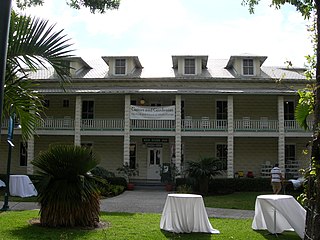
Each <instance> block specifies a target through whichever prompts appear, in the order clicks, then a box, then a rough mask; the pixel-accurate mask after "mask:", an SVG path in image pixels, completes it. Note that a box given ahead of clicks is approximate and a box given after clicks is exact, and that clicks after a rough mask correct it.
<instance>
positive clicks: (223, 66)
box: [29, 56, 305, 81]
mask: <svg viewBox="0 0 320 240" xmlns="http://www.w3.org/2000/svg"><path fill="white" fill-rule="evenodd" d="M257 57H259V58H261V61H264V59H265V57H264V56H262V57H261V56H257ZM104 58H107V57H104ZM230 59H232V57H231V58H230ZM230 59H210V58H209V59H208V60H207V59H206V56H204V61H205V64H206V67H207V68H205V69H202V74H200V75H193V76H189V75H188V76H184V75H182V76H181V75H178V74H177V69H173V67H172V65H171V64H172V63H170V61H168V63H165V64H159V63H157V62H156V61H154V62H147V63H146V64H145V66H144V68H138V69H137V70H136V71H134V73H132V74H130V75H128V76H119V77H118V76H109V75H108V71H109V66H108V65H107V64H106V62H105V61H104V60H102V59H101V58H100V59H94V60H87V61H86V65H88V66H90V67H91V68H82V69H79V70H78V71H76V74H75V75H74V76H72V78H73V79H83V80H85V81H87V80H88V79H105V80H106V81H107V80H108V79H119V80H120V79H121V80H128V79H135V78H139V79H143V78H146V79H147V78H176V79H179V78H183V79H207V78H213V79H223V78H226V79H234V80H244V79H262V80H263V79H289V80H290V79H291V80H298V79H299V80H304V79H305V76H304V75H303V69H302V68H296V69H289V68H284V67H267V66H261V71H262V73H261V76H253V77H244V76H239V75H237V74H236V73H235V72H234V70H233V69H232V68H231V69H228V68H227V65H228V62H229V61H230ZM81 60H82V59H81ZM105 60H106V59H105ZM157 64H158V65H157ZM29 78H31V79H51V80H53V79H57V75H56V74H55V72H54V70H53V69H52V68H48V69H41V70H38V71H37V72H30V74H29Z"/></svg>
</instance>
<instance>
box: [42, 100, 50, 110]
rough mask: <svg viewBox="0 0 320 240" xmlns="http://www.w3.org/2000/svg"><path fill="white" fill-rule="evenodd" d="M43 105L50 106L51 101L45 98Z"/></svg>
mask: <svg viewBox="0 0 320 240" xmlns="http://www.w3.org/2000/svg"><path fill="white" fill-rule="evenodd" d="M43 106H44V107H46V108H48V107H49V106H50V101H49V100H48V99H45V100H44V102H43Z"/></svg>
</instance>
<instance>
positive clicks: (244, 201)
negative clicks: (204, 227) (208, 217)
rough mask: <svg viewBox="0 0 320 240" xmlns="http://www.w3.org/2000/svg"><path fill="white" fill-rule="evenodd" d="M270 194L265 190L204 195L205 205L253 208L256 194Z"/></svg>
mask: <svg viewBox="0 0 320 240" xmlns="http://www.w3.org/2000/svg"><path fill="white" fill-rule="evenodd" d="M263 194H270V193H267V192H234V193H231V194H226V195H216V196H206V197H204V203H205V206H206V207H211V208H227V209H243V210H254V205H255V201H256V198H257V196H259V195H263Z"/></svg>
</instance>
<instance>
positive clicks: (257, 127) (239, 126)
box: [2, 117, 313, 132]
mask: <svg viewBox="0 0 320 240" xmlns="http://www.w3.org/2000/svg"><path fill="white" fill-rule="evenodd" d="M312 123H313V122H312V121H308V122H307V124H308V126H310V129H311V127H312ZM7 126H8V121H6V120H5V121H3V124H2V128H7ZM80 127H81V130H83V131H85V130H96V131H116V130H118V131H122V130H124V119H82V120H81V122H80ZM175 127H176V126H175V121H174V120H130V129H131V131H175ZM74 128H75V122H74V119H71V118H69V117H68V118H46V119H43V121H41V122H39V123H38V124H37V129H38V130H74ZM181 129H182V131H227V129H228V124H227V120H211V119H210V120H209V119H183V120H182V121H181ZM284 130H285V131H286V132H303V131H305V130H304V129H302V128H301V127H300V126H299V124H298V123H297V122H296V121H294V120H287V121H285V122H284ZM234 131H236V132H241V131H242V132H278V131H279V122H278V120H263V121H262V120H244V119H241V120H234ZM309 131H310V130H309Z"/></svg>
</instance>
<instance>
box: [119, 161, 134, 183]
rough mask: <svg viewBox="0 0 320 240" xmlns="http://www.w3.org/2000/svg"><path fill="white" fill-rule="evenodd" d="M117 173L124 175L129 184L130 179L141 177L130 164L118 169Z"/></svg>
mask: <svg viewBox="0 0 320 240" xmlns="http://www.w3.org/2000/svg"><path fill="white" fill-rule="evenodd" d="M117 171H118V173H119V174H122V175H123V176H124V177H125V178H126V180H127V182H129V180H130V179H129V177H133V176H137V175H139V171H138V169H135V168H130V166H129V164H127V163H126V164H124V165H122V167H119V168H117Z"/></svg>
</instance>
